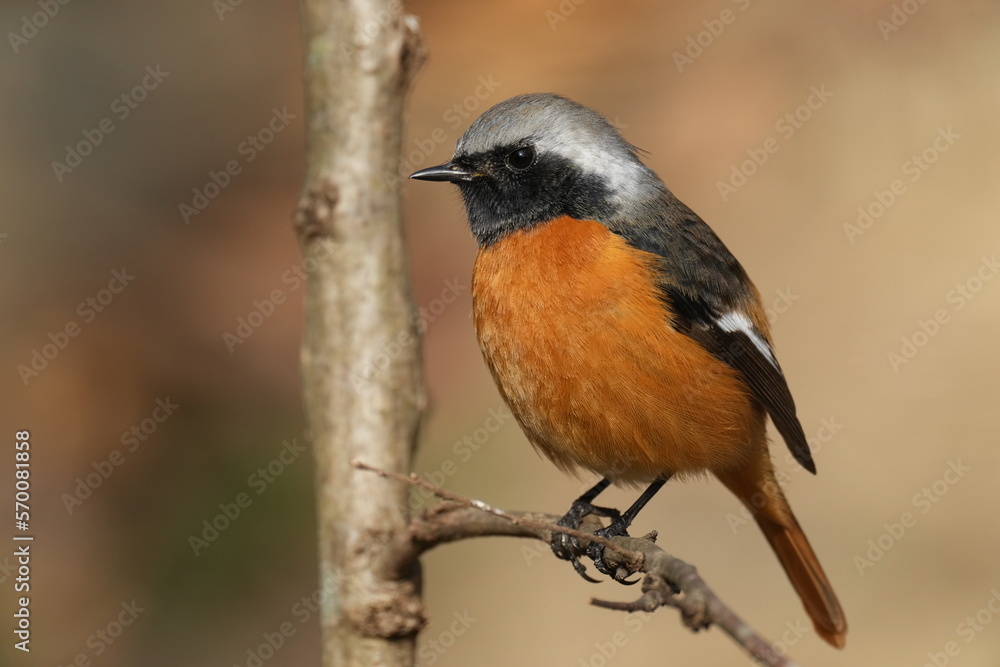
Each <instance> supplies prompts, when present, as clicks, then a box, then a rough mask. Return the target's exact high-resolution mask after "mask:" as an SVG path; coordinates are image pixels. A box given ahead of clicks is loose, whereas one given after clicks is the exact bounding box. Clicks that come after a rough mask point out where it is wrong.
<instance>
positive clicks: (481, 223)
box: [410, 93, 847, 648]
mask: <svg viewBox="0 0 1000 667" xmlns="http://www.w3.org/2000/svg"><path fill="white" fill-rule="evenodd" d="M640 153H641V152H640V150H639V149H638V148H636V147H635V146H633V145H632V144H630V143H629V142H628V141H626V140H625V139H624V138H623V137H622V136H621V134H620V133H619V132H618V130H617V129H616V128H615V126H614V125H613V124H612V123H611V122H610V121H608V120H607V118H605V117H604V116H602V115H601V114H599V113H598V112H596V111H594V110H592V109H590V108H588V107H586V106H584V105H582V104H579V103H577V102H575V101H573V100H570V99H568V98H566V97H563V96H561V95H558V94H554V93H533V94H525V95H518V96H515V97H512V98H510V99H507V100H505V101H503V102H500V103H498V104H496V105H495V106H493V107H491V108H490V109H488V110H487V111H485V112H484V113H483V114H482V115H481V116H479V117H478V118H477V119H476V120H475V121H473V122H472V124H471V125H470V126H469V128H468V130H467V131H466V132H465V133H464V134H463V135H462V136H461V138H459V140H458V142H457V144H456V147H455V152H454V155H453V157H452V158H451V160H450V161H448V162H447V163H445V164H441V165H438V166H434V167H429V168H426V169H421V170H419V171H416V172H414V173H413V174H412V175H411V176H410V178H413V179H417V180H424V181H441V182H448V183H452V184H455V185H457V186H458V189H459V191H460V193H461V196H462V200H463V202H464V204H465V210H466V214H467V217H468V222H469V227H470V229H471V231H472V235H473V237H474V238H475V241H476V244H477V246H478V249H477V254H476V260H475V265H474V268H473V276H472V301H473V320H474V324H475V330H476V336H477V339H478V342H479V345H480V348H481V349H482V352H483V356H484V358H485V361H486V364H487V366H488V367H489V369H490V372H491V374H492V376H493V379H494V381H495V382H496V385H497V387H498V389H499V391H500V394H501V395H502V396H503V398H504V400H505V401H506V402H507V404H508V405H509V407H510V409H511V411H512V413H513V414H514V416H515V417H516V419H517V421H518V423H519V424H520V426H521V428H522V430H523V431H524V433H525V435H526V436H527V439H528V440H529V442H530V443H531V444H532V445H533V446H534V447H535V448H536V449H537V450H538V451H539V452H541V453H542V454H543V455H544V456H545V457H547V458H548V459H550V460H551V461H552V462H553V463H554V464H555V465H556V466H557V467H558V468H560V469H562V470H563V471H566V472H569V473H574V474H578V473H580V472H581V471H590V472H593V473H596V474H597V475H600V477H601V481H599V482H598V483H597V484H596V485H594V487H593V488H591V489H589V490H588V491H587V492H585V493H584V494H582V495H581V496H580V497H579V498H578V499H577V500H576V501H575V502H574V503H573V505H572V507H571V509H570V511H569V512H567V514H566V516H564V517H563V519H562V520H560V522H559V525H560V526H569V527H574V528H575V527H577V526H579V524H580V520H581V519H582V517H583V516H584V515H586V514H588V513H595V514H598V515H600V516H605V517H608V518H610V519H611V522H610V525H609V526H607V527H606V528H604V529H602V530H600V531H598V532H597V534H598V535H602V536H604V537H612V536H615V535H627V534H628V533H627V530H628V527H629V525H630V524H631V523H632V521H633V520H634V519H635V516H636V515H637V514H638V513H639V511H640V510H641V509H642V508H643V507H644V506H645V505H646V503H647V502H649V500H650V499H651V498H652V497H653V496H654V495H655V494H656V492H657V491H658V490H659V489H660V488H661V487H662V486H663V484H664V483H665V482H666V481H667V480H668V479H670V478H674V477H676V478H682V479H683V478H690V477H697V476H702V475H704V474H705V473H710V474H712V475H714V476H715V477H716V478H718V480H719V481H721V482H722V484H723V485H724V486H725V487H727V488H728V489H729V490H730V491H731V492H732V493H733V494H734V495H735V496H736V497H737V498H738V499H739V500H740V501H741V502H742V503H743V505H744V506H745V507H746V508H747V509H748V510H749V511H750V513H751V514H752V516H753V517H754V519H755V521H756V523H757V524H758V526H759V527H760V529H761V530H762V532H763V534H764V536H765V538H766V539H767V541H768V543H769V544H770V546H771V547H772V549H773V551H774V553H775V554H776V556H777V558H778V560H779V561H780V563H781V565H782V566H783V568H784V570H785V572H786V574H787V575H788V578H789V580H790V581H791V583H792V586H793V587H794V589H795V591H796V592H797V593H798V595H799V597H800V598H801V601H802V603H803V605H804V607H805V609H806V611H807V613H808V614H809V616H810V617H811V619H812V621H813V625H814V627H815V629H816V632H817V634H818V635H819V636H820V637H821V638H823V639H824V640H825V641H826V642H828V643H829V644H831V645H832V646H834V647H837V648H843V646H844V644H845V637H846V633H847V622H846V619H845V616H844V612H843V609H842V608H841V605H840V602H839V601H838V599H837V596H836V594H835V593H834V590H833V587H832V585H831V584H830V582H829V580H828V578H827V576H826V574H825V573H824V571H823V568H822V566H821V565H820V562H819V559H818V558H817V556H816V553H815V552H814V551H813V548H812V547H811V546H810V544H809V540H808V539H807V538H806V535H805V533H804V532H803V530H802V528H801V526H800V525H799V523H798V521H797V520H796V518H795V515H794V514H793V513H792V509H791V507H790V506H789V504H788V501H787V499H786V497H785V494H784V493H783V491H782V489H781V486H780V485H779V484H778V482H777V479H776V477H775V472H774V467H773V464H772V462H771V457H770V452H769V445H768V438H767V434H766V421H767V418H768V416H770V418H771V420H772V421H773V423H774V425H775V427H776V429H777V431H778V433H779V434H780V435H781V436H782V438H783V439H784V441H785V443H786V445H787V446H788V448H789V450H790V451H791V453H792V456H793V457H794V459H795V460H796V461H797V462H798V463H799V464H801V465H802V466H803V467H804V468H805V469H806V470H808V471H809V472H811V473H813V474H815V472H816V467H815V463H814V462H813V458H812V454H811V450H810V448H809V445H808V442H807V440H806V436H805V434H804V432H803V429H802V426H801V423H800V422H799V419H798V417H797V414H796V408H795V403H794V401H793V399H792V395H791V392H790V389H789V386H788V382H787V380H786V378H785V375H784V372H783V371H782V369H781V366H780V365H779V364H778V360H777V358H776V356H775V352H774V345H773V342H772V338H771V333H770V328H769V322H768V318H767V315H766V310H765V308H764V306H763V304H762V301H761V298H760V294H759V292H758V290H757V288H756V287H755V286H754V284H753V282H752V281H751V280H750V278H749V276H748V275H747V273H746V271H745V270H744V269H743V267H742V266H741V264H740V263H739V262H738V261H737V260H736V258H735V257H734V256H733V255H732V253H731V252H730V251H729V250H728V249H727V248H726V246H725V245H724V244H723V242H722V241H721V240H720V238H719V237H718V236H717V235H716V234H715V232H714V231H713V230H712V229H711V228H710V227H709V226H708V224H706V223H705V222H704V221H703V220H702V219H701V218H700V217H698V215H697V214H695V213H694V212H693V211H692V210H691V209H690V208H688V207H687V206H686V205H685V204H683V203H682V202H681V201H680V200H679V199H677V197H676V196H674V194H673V193H672V192H671V191H670V190H669V189H667V187H666V185H664V183H663V181H662V180H661V179H660V178H659V177H658V176H657V175H656V173H655V172H654V171H653V170H651V169H650V168H649V167H648V166H646V165H645V164H644V163H643V161H642V159H641V158H640ZM612 483H614V484H616V485H620V486H626V487H628V486H632V487H636V486H638V485H648V486H647V487H646V489H645V490H644V491H643V493H642V494H641V495H640V497H639V498H638V499H637V500H636V501H635V503H633V505H632V506H631V507H629V508H628V509H627V510H626V511H625V512H623V513H619V512H618V511H617V510H614V509H610V508H603V507H598V506H595V505H594V504H593V501H594V500H595V499H596V498H597V496H598V495H599V494H600V493H601V492H602V491H604V489H606V488H607V487H608V486H609V485H610V484H612ZM552 546H553V550H554V551H555V553H556V555H557V556H559V557H560V558H564V559H566V560H570V561H572V562H573V565H574V567H575V568H576V569H577V571H578V572H579V573H580V574H581V575H583V576H584V577H585V578H588V579H590V577H589V576H587V575H586V574H585V567H584V566H583V565H582V564H581V563H580V561H579V558H580V556H582V555H588V556H589V557H591V559H592V560H593V561H594V565H595V567H596V568H597V569H598V571H600V572H603V573H604V574H608V575H611V576H613V577H614V578H616V579H617V578H618V577H617V576H616V573H615V572H612V571H611V570H610V569H609V568H608V566H607V564H606V563H605V562H604V561H603V548H602V547H601V546H600V545H599V544H597V543H596V542H591V543H590V545H589V547H586V548H585V549H581V548H580V543H579V542H578V541H577V540H575V539H574V538H569V537H567V536H566V535H565V534H555V535H554V536H553V543H552ZM591 580H592V581H593V579H591Z"/></svg>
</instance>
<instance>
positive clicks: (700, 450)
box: [472, 217, 766, 483]
mask: <svg viewBox="0 0 1000 667" xmlns="http://www.w3.org/2000/svg"><path fill="white" fill-rule="evenodd" d="M654 263H655V256H654V255H652V254H650V253H647V252H644V251H641V250H637V249H635V248H633V247H631V246H629V245H628V244H627V243H626V242H625V241H624V240H623V239H622V238H621V237H619V236H617V235H615V234H612V233H611V232H609V231H608V230H607V228H605V227H604V226H603V225H601V224H600V223H597V222H593V221H581V220H574V219H572V218H568V217H563V218H559V219H557V220H555V221H553V222H551V223H548V224H545V225H541V226H538V227H535V228H533V229H530V230H527V231H518V232H515V233H513V234H511V235H509V236H507V237H505V238H504V239H502V240H500V241H498V242H496V243H494V244H493V245H491V246H489V247H486V248H483V249H481V250H480V251H479V255H478V257H477V258H476V266H475V269H474V272H473V284H472V290H473V308H474V314H475V323H476V333H477V335H478V337H479V344H480V346H481V347H482V349H483V354H484V356H485V357H486V362H487V364H488V365H489V367H490V370H491V371H492V373H493V377H494V379H495V380H496V382H497V385H498V386H499V388H500V392H501V393H502V394H503V396H504V398H505V399H506V400H507V402H508V403H509V404H510V407H511V410H512V411H513V413H514V414H515V416H516V417H517V419H518V421H519V422H520V423H521V426H522V427H523V428H524V431H525V433H526V434H527V436H528V439H529V440H530V441H531V443H532V444H533V445H534V446H535V447H536V448H538V449H539V450H541V451H542V453H544V454H545V455H546V456H547V457H548V458H550V459H551V460H552V461H553V462H555V463H556V465H558V466H559V467H560V468H563V469H566V470H574V469H575V468H577V467H582V468H585V469H588V470H591V471H594V472H596V473H598V474H600V475H602V476H604V477H607V478H609V479H611V480H613V481H617V482H624V483H642V482H649V481H652V480H653V479H655V478H657V477H661V476H664V475H667V474H676V473H686V472H700V471H703V470H705V469H716V470H718V469H722V468H728V467H730V466H741V465H743V464H745V463H747V462H749V461H750V460H752V459H754V458H755V457H754V456H753V454H754V453H755V452H757V453H759V452H760V448H761V447H766V441H765V439H764V419H765V415H764V412H763V409H762V408H761V407H760V406H759V405H758V404H757V403H756V402H755V401H754V400H753V399H752V398H751V397H750V394H749V390H748V389H747V387H746V385H745V384H744V383H743V381H742V380H741V379H740V378H739V376H738V373H737V372H736V371H735V370H733V369H732V368H730V367H729V366H728V365H726V364H725V363H723V362H721V361H719V360H717V359H716V358H715V357H713V356H712V355H711V354H709V353H708V352H707V351H705V350H704V348H702V347H701V346H700V345H699V344H697V343H696V342H695V341H693V340H692V339H690V338H688V337H687V336H685V335H683V334H681V333H678V332H677V331H675V330H674V329H673V328H672V327H671V326H670V313H669V311H668V310H667V306H666V305H665V304H664V303H663V301H662V300H661V299H660V298H659V297H658V295H657V291H656V289H655V287H654V285H655V283H654V276H655V271H656V269H655V268H654Z"/></svg>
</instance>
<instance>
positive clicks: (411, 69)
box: [296, 0, 425, 667]
mask: <svg viewBox="0 0 1000 667" xmlns="http://www.w3.org/2000/svg"><path fill="white" fill-rule="evenodd" d="M301 8H302V20H303V32H304V45H305V74H304V78H305V88H306V106H307V113H308V120H307V128H306V144H307V145H306V160H307V169H306V182H305V185H304V187H303V194H302V199H301V200H300V202H299V206H298V210H297V212H296V228H297V232H298V234H299V238H300V241H301V244H302V250H303V255H304V267H305V268H306V270H307V271H308V272H309V280H308V286H307V288H306V297H305V298H306V303H305V340H304V343H303V348H302V374H303V385H304V386H303V390H304V394H305V397H304V401H305V411H306V420H307V428H308V431H309V437H310V440H311V442H312V444H313V447H314V452H315V457H316V466H317V503H318V505H317V507H318V518H319V541H320V575H321V583H322V584H323V586H324V588H325V589H326V590H327V591H329V594H328V595H326V596H324V600H323V606H322V611H321V619H322V620H321V623H322V635H323V665H325V666H326V667H331V666H333V665H338V666H340V665H350V666H355V665H356V666H358V667H360V666H362V665H364V666H367V665H389V666H403V665H411V664H413V659H414V643H415V637H416V633H417V632H418V631H419V629H420V628H421V627H422V626H423V624H424V622H425V617H424V609H423V605H422V603H421V599H420V584H419V572H418V571H417V569H416V566H414V567H412V568H409V570H408V571H405V572H402V573H400V572H397V571H389V569H388V568H385V567H384V566H382V565H381V564H382V563H385V562H387V561H398V559H397V558H394V557H393V555H392V554H391V553H386V552H387V551H391V550H392V549H394V548H397V547H396V545H397V544H398V540H396V539H394V536H395V535H397V534H398V533H399V532H400V531H406V530H407V522H408V519H409V517H408V513H407V506H408V504H407V489H406V485H405V484H401V483H399V482H398V481H393V480H389V479H381V478H378V477H376V476H374V475H363V474H357V471H355V470H354V469H353V468H352V467H351V466H350V461H351V460H353V459H355V458H363V459H365V460H367V461H371V462H373V463H374V464H376V465H378V466H380V467H382V468H384V469H386V470H391V471H395V472H399V473H403V474H405V473H407V472H409V470H410V458H411V455H412V452H413V447H414V443H415V438H416V431H417V425H418V422H419V419H420V412H421V409H422V406H423V402H424V396H423V384H422V377H421V372H420V355H419V337H418V333H417V331H416V327H415V321H416V320H415V318H414V317H413V312H414V309H413V304H412V300H411V298H410V290H409V282H408V272H407V266H406V261H405V255H404V247H403V235H402V224H401V223H402V215H401V202H400V182H399V174H398V164H399V155H400V148H401V146H402V114H403V106H404V101H405V97H406V92H407V89H408V87H409V84H410V82H411V80H412V77H413V74H414V73H415V71H416V70H417V69H418V68H419V65H420V63H421V61H422V59H423V48H422V45H421V42H420V37H419V33H418V32H417V26H416V21H415V19H413V18H412V17H408V16H406V15H405V14H403V12H402V3H401V2H400V1H399V0H302V2H301Z"/></svg>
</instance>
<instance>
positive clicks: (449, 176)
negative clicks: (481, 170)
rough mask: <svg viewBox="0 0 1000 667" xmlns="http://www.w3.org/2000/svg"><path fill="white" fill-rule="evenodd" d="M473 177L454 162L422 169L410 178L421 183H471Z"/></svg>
mask: <svg viewBox="0 0 1000 667" xmlns="http://www.w3.org/2000/svg"><path fill="white" fill-rule="evenodd" d="M472 176H473V174H472V172H471V171H468V170H466V169H463V168H462V167H460V166H458V165H457V164H455V163H454V162H448V163H447V164H441V165H438V166H436V167H428V168H427V169H421V170H420V171H415V172H413V173H412V174H410V178H415V179H417V180H419V181H447V182H449V183H455V182H457V181H471V180H472Z"/></svg>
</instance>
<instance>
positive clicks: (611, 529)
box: [574, 475, 670, 583]
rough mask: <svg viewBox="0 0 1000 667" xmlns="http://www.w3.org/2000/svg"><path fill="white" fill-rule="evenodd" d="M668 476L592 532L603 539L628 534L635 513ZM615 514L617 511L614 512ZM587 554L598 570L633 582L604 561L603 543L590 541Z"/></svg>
mask: <svg viewBox="0 0 1000 667" xmlns="http://www.w3.org/2000/svg"><path fill="white" fill-rule="evenodd" d="M669 478H670V476H669V475H667V476H666V477H661V478H659V479H657V480H655V481H654V482H653V483H652V484H650V485H649V486H648V487H647V488H646V490H645V491H643V492H642V495H641V496H639V497H638V498H637V499H636V501H635V502H634V503H632V506H631V507H629V508H628V509H627V510H625V513H624V514H621V515H619V516H618V518H617V519H614V520H612V522H611V525H610V526H608V527H607V528H602V529H601V530H599V531H597V532H596V533H594V534H595V535H598V536H600V537H603V538H605V539H611V538H612V537H617V536H619V535H628V527H629V526H631V525H632V521H633V520H635V517H636V515H638V514H639V512H640V511H641V510H642V508H643V507H645V506H646V503H648V502H649V501H650V500H651V499H652V498H653V496H655V495H656V492H657V491H659V490H660V489H661V488H662V487H663V485H664V484H666V483H667V480H668V479H669ZM574 506H575V505H574ZM615 514H618V513H617V512H615ZM587 556H589V557H590V558H591V559H593V561H594V567H596V568H597V571H598V572H601V573H603V574H606V575H609V576H610V577H611V578H612V579H614V580H615V581H617V582H619V583H635V582H634V581H632V582H626V581H624V579H621V578H619V577H618V574H617V572H616V571H615V570H612V568H611V567H609V566H608V564H607V563H606V562H605V561H604V545H603V544H599V543H597V542H591V543H590V545H589V546H588V547H587ZM575 566H576V564H575V563H574V567H575ZM579 571H580V570H579V569H577V572H579Z"/></svg>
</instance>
